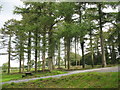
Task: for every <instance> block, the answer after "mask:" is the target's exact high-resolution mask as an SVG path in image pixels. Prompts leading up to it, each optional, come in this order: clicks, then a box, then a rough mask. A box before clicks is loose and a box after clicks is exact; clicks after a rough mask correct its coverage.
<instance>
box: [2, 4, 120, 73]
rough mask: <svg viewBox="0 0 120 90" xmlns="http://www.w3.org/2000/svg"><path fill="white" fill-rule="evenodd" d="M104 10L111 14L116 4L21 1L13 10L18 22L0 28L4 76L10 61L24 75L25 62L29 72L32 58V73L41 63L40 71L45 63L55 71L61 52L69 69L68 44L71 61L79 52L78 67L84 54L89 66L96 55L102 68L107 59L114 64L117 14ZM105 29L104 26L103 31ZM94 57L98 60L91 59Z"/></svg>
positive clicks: (118, 47)
mask: <svg viewBox="0 0 120 90" xmlns="http://www.w3.org/2000/svg"><path fill="white" fill-rule="evenodd" d="M108 8H112V9H113V11H114V10H116V9H117V8H118V3H113V2H112V3H110V2H109V3H108V2H107V3H105V2H104V3H100V2H99V3H92V2H89V3H87V2H58V3H55V2H43V3H38V2H25V3H24V5H23V6H22V7H15V10H14V14H18V15H21V16H22V19H21V20H15V19H11V20H8V21H7V22H5V24H4V27H3V28H1V32H2V46H4V48H5V47H7V48H8V73H10V68H11V66H10V63H11V60H18V61H19V72H20V73H21V72H24V63H25V61H27V70H28V71H30V70H31V63H32V60H31V57H32V56H34V64H35V65H34V68H35V72H37V71H38V63H39V62H42V70H43V71H45V69H46V63H47V64H48V69H49V70H50V71H52V70H53V69H55V60H56V62H57V63H58V64H57V65H58V68H60V62H61V53H62V51H61V50H63V51H64V57H65V58H64V66H65V68H67V69H70V66H71V65H70V64H71V63H70V52H71V47H72V44H74V48H75V59H76V54H77V52H78V51H77V50H78V49H80V50H81V51H82V60H81V61H82V62H81V63H80V65H82V67H83V68H85V62H86V60H85V53H89V54H90V58H89V59H90V60H91V62H92V63H91V66H92V67H94V65H95V63H94V61H95V59H96V61H97V59H99V55H100V57H101V65H102V67H106V65H107V63H108V62H110V60H111V62H112V64H114V63H115V62H116V58H117V54H116V52H118V53H119V54H120V30H119V29H120V24H119V23H118V22H119V21H120V12H117V11H116V12H111V11H108V10H110V9H108ZM105 10H107V11H105ZM107 25H108V26H107ZM105 27H108V28H107V30H106V29H105ZM87 42H89V43H87ZM78 44H80V48H79V47H78ZM86 44H87V46H88V48H86V47H85V45H86ZM62 46H64V47H62ZM94 55H96V56H97V57H98V58H94ZM41 57H42V58H41ZM55 57H57V58H56V59H55ZM109 59H110V60H109ZM22 64H23V67H22ZM76 65H78V64H77V60H76Z"/></svg>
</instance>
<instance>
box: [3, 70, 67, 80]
mask: <svg viewBox="0 0 120 90" xmlns="http://www.w3.org/2000/svg"><path fill="white" fill-rule="evenodd" d="M64 73H66V72H63V71H52V72H39V73H33V76H27V77H24V78H22V75H23V74H19V73H18V74H9V75H8V74H2V82H6V81H10V80H18V79H26V78H35V77H42V76H49V75H57V74H64Z"/></svg>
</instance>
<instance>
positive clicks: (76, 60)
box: [75, 37, 77, 66]
mask: <svg viewBox="0 0 120 90" xmlns="http://www.w3.org/2000/svg"><path fill="white" fill-rule="evenodd" d="M76 42H77V41H76V37H75V61H76V66H77V58H76V49H77V48H76Z"/></svg>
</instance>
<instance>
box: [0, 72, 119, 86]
mask: <svg viewBox="0 0 120 90" xmlns="http://www.w3.org/2000/svg"><path fill="white" fill-rule="evenodd" d="M119 81H120V78H119ZM2 87H3V88H118V72H105V73H103V72H102V73H100V72H89V73H79V74H73V75H69V76H63V77H61V78H48V79H39V80H34V81H29V82H23V83H11V84H4V85H3V86H2Z"/></svg>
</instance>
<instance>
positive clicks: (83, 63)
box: [81, 41, 85, 68]
mask: <svg viewBox="0 0 120 90" xmlns="http://www.w3.org/2000/svg"><path fill="white" fill-rule="evenodd" d="M84 43H85V42H84V41H83V42H81V48H82V66H83V68H85V59H84Z"/></svg>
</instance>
